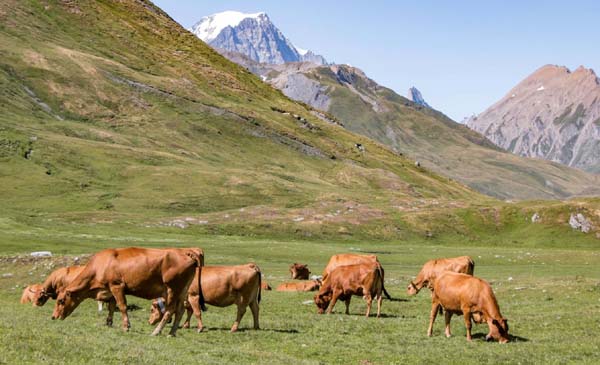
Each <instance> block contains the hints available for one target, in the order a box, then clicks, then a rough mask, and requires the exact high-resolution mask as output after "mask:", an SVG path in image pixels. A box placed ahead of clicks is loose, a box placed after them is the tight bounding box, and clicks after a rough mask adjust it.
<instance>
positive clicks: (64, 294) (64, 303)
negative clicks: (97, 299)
mask: <svg viewBox="0 0 600 365" xmlns="http://www.w3.org/2000/svg"><path fill="white" fill-rule="evenodd" d="M83 299H85V298H84V297H83V296H81V295H76V294H75V293H72V292H71V291H69V290H63V291H61V292H60V293H59V294H58V297H57V298H56V304H55V305H54V312H53V313H52V319H65V318H67V317H68V316H69V315H71V313H73V311H74V310H75V308H77V306H78V305H79V304H80V303H81V302H82V301H83Z"/></svg>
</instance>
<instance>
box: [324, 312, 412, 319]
mask: <svg viewBox="0 0 600 365" xmlns="http://www.w3.org/2000/svg"><path fill="white" fill-rule="evenodd" d="M331 315H339V316H350V317H364V316H365V314H364V313H350V314H344V313H335V312H333V313H332V314H331ZM402 317H404V316H402V315H396V314H388V313H381V314H380V315H379V318H402ZM369 318H377V314H376V313H375V314H374V313H373V312H371V315H370V316H369Z"/></svg>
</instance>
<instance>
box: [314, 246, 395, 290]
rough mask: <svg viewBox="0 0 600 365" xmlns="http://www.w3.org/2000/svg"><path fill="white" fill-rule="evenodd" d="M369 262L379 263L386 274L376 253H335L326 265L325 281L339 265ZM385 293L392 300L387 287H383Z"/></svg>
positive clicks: (324, 271)
mask: <svg viewBox="0 0 600 365" xmlns="http://www.w3.org/2000/svg"><path fill="white" fill-rule="evenodd" d="M369 263H376V264H377V265H379V267H380V269H381V273H382V276H383V275H384V271H383V267H382V266H381V264H380V263H379V260H378V259H377V256H376V255H359V254H355V253H341V254H337V255H333V256H331V258H330V259H329V262H328V263H327V266H325V270H323V282H325V279H326V278H327V276H328V275H329V274H330V273H331V272H332V271H333V270H335V269H336V268H337V267H340V266H347V265H356V264H369ZM383 294H385V297H386V298H388V299H390V300H391V299H392V297H391V296H390V295H389V294H388V292H387V290H385V287H383Z"/></svg>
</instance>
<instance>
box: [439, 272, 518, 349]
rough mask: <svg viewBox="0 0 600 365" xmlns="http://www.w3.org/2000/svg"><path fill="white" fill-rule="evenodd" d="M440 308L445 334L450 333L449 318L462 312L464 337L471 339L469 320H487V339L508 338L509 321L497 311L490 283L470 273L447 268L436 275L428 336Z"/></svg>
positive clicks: (479, 321)
mask: <svg viewBox="0 0 600 365" xmlns="http://www.w3.org/2000/svg"><path fill="white" fill-rule="evenodd" d="M440 308H443V309H444V317H445V321H446V329H445V333H446V337H450V336H451V332H450V319H451V318H452V315H453V314H462V315H463V316H464V320H465V326H466V327H467V340H468V341H471V324H472V323H471V320H472V319H473V320H474V321H475V322H476V323H484V322H485V323H487V325H488V327H489V333H488V334H487V335H486V336H485V339H486V340H488V341H489V340H492V339H495V340H498V341H499V342H500V343H506V342H508V341H509V337H508V321H507V320H506V319H505V318H504V317H502V314H500V309H499V307H498V302H497V301H496V296H495V295H494V292H493V291H492V288H491V286H490V284H488V283H487V282H486V281H484V280H482V279H479V278H476V277H473V276H471V275H466V274H461V273H455V272H450V271H446V272H443V273H441V274H440V275H438V277H437V278H436V280H435V282H434V284H433V292H432V295H431V316H430V320H429V328H428V329H427V336H431V335H432V333H433V322H434V321H435V318H436V316H437V313H438V311H439V310H440Z"/></svg>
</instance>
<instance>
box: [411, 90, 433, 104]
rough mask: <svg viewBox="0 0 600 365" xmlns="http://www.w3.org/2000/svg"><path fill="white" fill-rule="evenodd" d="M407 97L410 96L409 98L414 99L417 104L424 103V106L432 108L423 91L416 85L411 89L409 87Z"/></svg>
mask: <svg viewBox="0 0 600 365" xmlns="http://www.w3.org/2000/svg"><path fill="white" fill-rule="evenodd" d="M407 98H408V100H410V101H412V102H413V103H415V104H418V105H422V106H424V107H427V108H431V107H430V106H429V104H427V102H426V101H425V99H424V98H423V95H422V94H421V92H420V91H419V89H417V88H416V87H414V86H413V87H411V88H410V89H408V94H407Z"/></svg>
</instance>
